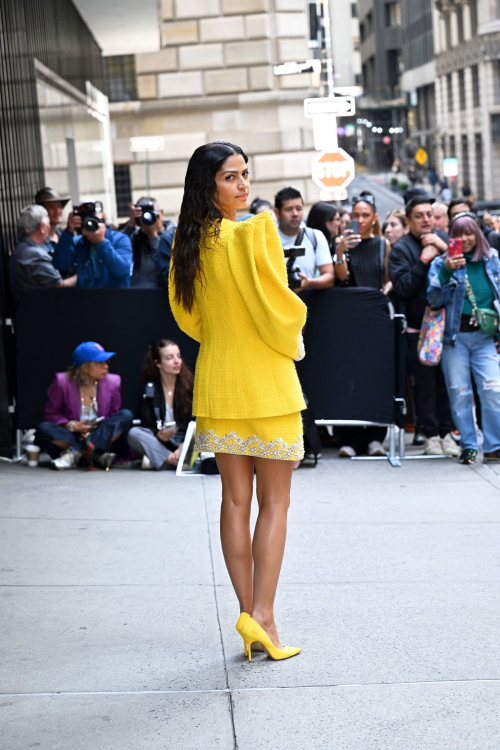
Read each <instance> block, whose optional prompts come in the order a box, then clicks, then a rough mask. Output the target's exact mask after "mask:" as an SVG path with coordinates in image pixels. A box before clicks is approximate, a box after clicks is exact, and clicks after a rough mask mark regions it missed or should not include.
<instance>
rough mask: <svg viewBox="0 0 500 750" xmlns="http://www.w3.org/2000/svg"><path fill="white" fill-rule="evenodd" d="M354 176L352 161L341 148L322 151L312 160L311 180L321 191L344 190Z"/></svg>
mask: <svg viewBox="0 0 500 750" xmlns="http://www.w3.org/2000/svg"><path fill="white" fill-rule="evenodd" d="M354 176H355V170H354V159H353V158H352V156H349V154H348V153H347V152H346V151H344V149H343V148H335V149H332V150H330V151H322V152H321V153H320V154H318V155H317V156H316V157H315V158H314V159H313V162H312V178H313V181H314V182H315V183H316V185H318V187H320V188H322V189H323V190H332V189H334V188H335V189H340V188H345V187H347V185H349V183H350V182H352V181H353V180H354Z"/></svg>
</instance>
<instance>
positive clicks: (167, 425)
mask: <svg viewBox="0 0 500 750" xmlns="http://www.w3.org/2000/svg"><path fill="white" fill-rule="evenodd" d="M172 427H175V422H165V424H164V425H163V429H164V430H171V429H172Z"/></svg>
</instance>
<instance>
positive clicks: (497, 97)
mask: <svg viewBox="0 0 500 750" xmlns="http://www.w3.org/2000/svg"><path fill="white" fill-rule="evenodd" d="M492 65H493V102H494V103H495V104H500V60H494V61H493V62H492Z"/></svg>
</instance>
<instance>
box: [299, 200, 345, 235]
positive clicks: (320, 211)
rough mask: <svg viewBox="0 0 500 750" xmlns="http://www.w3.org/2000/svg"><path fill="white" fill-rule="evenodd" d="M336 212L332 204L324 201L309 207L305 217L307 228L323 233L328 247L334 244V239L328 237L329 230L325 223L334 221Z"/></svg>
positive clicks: (335, 207)
mask: <svg viewBox="0 0 500 750" xmlns="http://www.w3.org/2000/svg"><path fill="white" fill-rule="evenodd" d="M338 212H339V210H338V208H337V206H334V205H333V204H332V203H326V201H320V202H319V203H315V204H314V206H311V210H310V211H309V216H308V217H307V226H308V227H311V229H319V231H320V232H323V234H324V235H325V237H326V241H327V242H328V244H329V245H331V244H332V242H334V240H335V238H334V237H332V236H331V235H330V230H329V229H328V227H327V226H326V222H327V221H331V220H332V219H334V218H335V217H336V216H337V214H338Z"/></svg>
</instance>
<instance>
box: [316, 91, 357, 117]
mask: <svg viewBox="0 0 500 750" xmlns="http://www.w3.org/2000/svg"><path fill="white" fill-rule="evenodd" d="M355 113H356V103H355V100H354V97H353V96H335V97H316V98H314V99H304V114H305V116H306V117H316V116H317V115H334V116H335V117H349V116H351V115H354V114H355Z"/></svg>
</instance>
